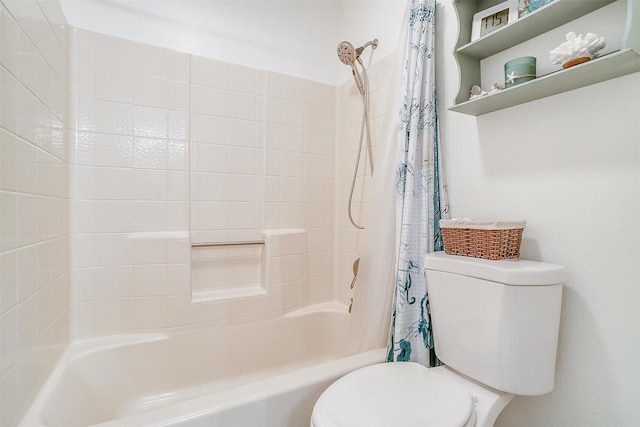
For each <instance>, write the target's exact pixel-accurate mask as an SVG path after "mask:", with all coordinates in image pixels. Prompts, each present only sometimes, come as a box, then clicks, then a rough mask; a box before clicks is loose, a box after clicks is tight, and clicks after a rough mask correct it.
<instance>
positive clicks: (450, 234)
mask: <svg viewBox="0 0 640 427" xmlns="http://www.w3.org/2000/svg"><path fill="white" fill-rule="evenodd" d="M524 225H525V222H524V221H518V222H498V221H472V220H442V221H440V228H441V230H442V236H443V238H444V251H445V253H447V254H450V255H462V256H469V257H474V258H485V259H491V260H498V259H508V258H519V257H520V244H521V243H522V232H523V231H524Z"/></svg>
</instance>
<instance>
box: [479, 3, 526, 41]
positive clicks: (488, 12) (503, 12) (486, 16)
mask: <svg viewBox="0 0 640 427" xmlns="http://www.w3.org/2000/svg"><path fill="white" fill-rule="evenodd" d="M517 20H518V0H507V1H505V2H502V3H500V4H497V5H495V6H493V7H490V8H488V9H485V10H482V11H480V12H478V13H476V14H474V15H473V25H472V27H471V41H474V40H477V39H479V38H480V37H483V36H486V35H487V34H489V33H491V32H493V31H495V30H497V29H499V28H502V27H505V26H506V25H508V24H511V23H512V22H514V21H517Z"/></svg>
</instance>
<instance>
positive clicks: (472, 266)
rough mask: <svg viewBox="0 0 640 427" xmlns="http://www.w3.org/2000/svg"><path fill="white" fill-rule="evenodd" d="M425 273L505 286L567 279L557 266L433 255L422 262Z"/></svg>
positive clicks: (562, 281) (542, 283) (535, 262)
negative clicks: (450, 275)
mask: <svg viewBox="0 0 640 427" xmlns="http://www.w3.org/2000/svg"><path fill="white" fill-rule="evenodd" d="M424 268H425V270H435V271H443V272H445V273H453V274H461V275H463V276H470V277H476V278H478V279H484V280H490V281H492V282H498V283H503V284H505V285H529V286H533V285H542V286H544V285H555V284H558V283H564V282H566V281H567V279H568V278H569V276H568V274H567V270H566V269H565V268H564V267H563V266H561V265H556V264H549V263H546V262H538V261H530V260H526V259H501V260H497V261H493V260H488V259H482V258H471V257H465V256H458V255H447V254H445V253H444V252H432V253H430V254H427V255H426V256H425V258H424Z"/></svg>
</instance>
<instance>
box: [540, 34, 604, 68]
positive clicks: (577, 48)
mask: <svg viewBox="0 0 640 427" xmlns="http://www.w3.org/2000/svg"><path fill="white" fill-rule="evenodd" d="M566 37H567V41H566V42H564V43H562V44H561V45H560V46H558V47H557V48H555V49H553V50H552V51H551V52H549V57H550V58H551V61H553V63H554V64H564V63H565V62H567V61H570V60H572V59H575V58H581V57H584V56H586V57H588V58H590V59H593V58H594V57H596V56H597V55H598V54H597V53H596V52H598V51H599V50H600V49H602V48H604V47H605V45H606V44H607V42H606V41H605V39H604V37H598V36H597V35H595V34H593V33H587V35H586V36H584V37H583V36H582V34H580V35H576V33H574V32H573V31H571V32H569V33H567V36H566Z"/></svg>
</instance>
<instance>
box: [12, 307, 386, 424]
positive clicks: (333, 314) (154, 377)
mask: <svg viewBox="0 0 640 427" xmlns="http://www.w3.org/2000/svg"><path fill="white" fill-rule="evenodd" d="M348 321H349V315H348V314H347V313H346V312H344V311H338V310H321V311H317V310H315V311H314V310H307V311H302V312H297V313H292V314H290V315H287V316H284V317H278V318H272V319H268V320H260V321H255V322H248V323H241V324H230V325H224V326H215V327H211V328H207V329H200V330H191V331H186V332H180V333H175V332H174V333H170V334H128V335H118V336H112V337H102V338H99V339H94V340H86V341H81V342H76V343H72V344H71V345H70V346H69V348H68V349H67V350H66V352H65V353H64V354H63V356H62V357H61V359H60V361H59V362H58V364H57V366H56V367H55V369H54V370H53V372H52V374H51V376H50V377H49V379H48V380H47V382H46V383H45V385H44V386H43V388H42V390H41V391H40V393H39V395H38V396H37V397H36V399H35V401H34V403H33V405H32V406H31V408H30V409H29V411H28V412H27V414H26V415H25V417H24V419H23V420H22V423H21V426H23V427H36V426H37V427H44V426H47V427H54V426H60V427H80V426H90V425H99V426H101V427H141V426H181V427H196V426H208V427H214V426H220V427H235V426H238V427H261V426H264V427H280V426H282V427H301V426H305V427H306V426H308V425H309V418H310V415H311V410H312V408H313V404H314V402H315V400H316V399H317V398H318V396H319V395H320V394H321V393H322V392H323V391H324V390H325V389H326V388H327V387H328V386H329V385H330V384H331V383H332V382H333V381H335V380H336V379H338V378H339V377H341V376H342V375H344V374H346V373H348V372H350V371H352V370H354V369H357V368H359V367H362V366H366V365H370V364H373V363H378V362H382V361H383V360H384V358H385V349H382V348H381V349H376V350H371V351H368V352H365V353H360V354H356V355H352V356H348V357H344V350H343V349H344V348H345V340H346V332H347V329H348Z"/></svg>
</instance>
